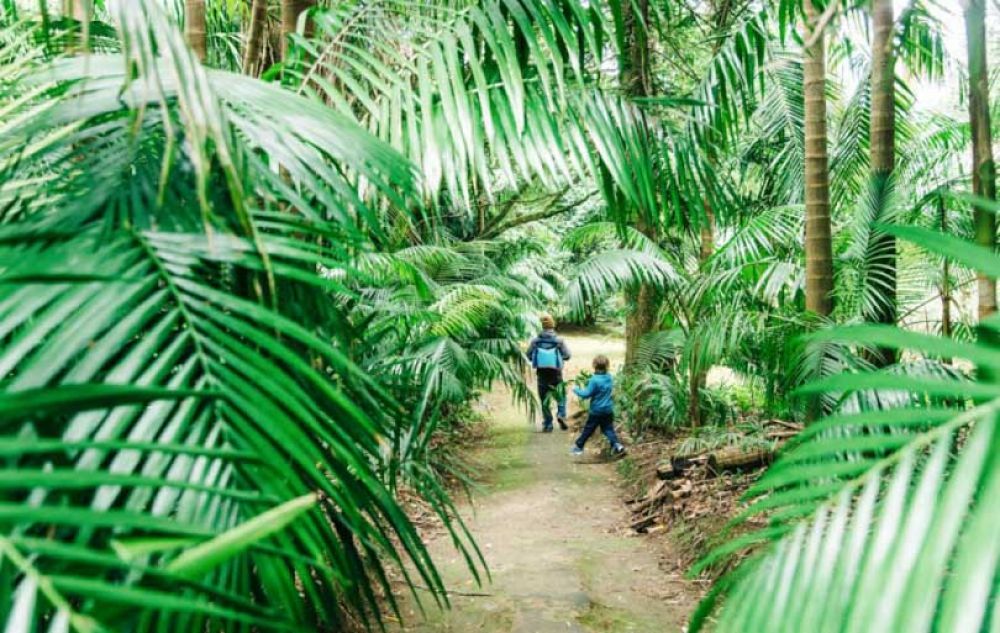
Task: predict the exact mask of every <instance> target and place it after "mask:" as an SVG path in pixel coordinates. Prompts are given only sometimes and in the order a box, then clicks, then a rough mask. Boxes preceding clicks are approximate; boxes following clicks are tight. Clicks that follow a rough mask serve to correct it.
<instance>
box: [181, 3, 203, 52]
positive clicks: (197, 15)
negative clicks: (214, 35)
mask: <svg viewBox="0 0 1000 633" xmlns="http://www.w3.org/2000/svg"><path fill="white" fill-rule="evenodd" d="M184 37H185V38H186V39H187V43H188V46H190V47H191V50H193V51H194V54H195V55H197V56H198V59H199V60H201V61H205V58H206V57H208V35H207V26H206V23H205V0H184Z"/></svg>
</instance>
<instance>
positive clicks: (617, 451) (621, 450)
mask: <svg viewBox="0 0 1000 633" xmlns="http://www.w3.org/2000/svg"><path fill="white" fill-rule="evenodd" d="M611 453H612V454H613V455H614V456H615V457H621V456H622V455H624V454H625V447H624V446H622V445H621V444H615V447H614V448H612V449H611Z"/></svg>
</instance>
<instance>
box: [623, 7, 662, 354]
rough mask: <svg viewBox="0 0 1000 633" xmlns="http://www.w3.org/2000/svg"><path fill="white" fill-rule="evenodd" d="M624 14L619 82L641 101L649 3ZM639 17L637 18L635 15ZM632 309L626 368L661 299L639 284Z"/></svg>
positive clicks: (649, 233) (651, 232)
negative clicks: (624, 40)
mask: <svg viewBox="0 0 1000 633" xmlns="http://www.w3.org/2000/svg"><path fill="white" fill-rule="evenodd" d="M622 11H623V13H624V21H625V24H624V28H625V34H626V37H627V41H628V57H627V59H623V60H622V68H621V73H620V80H621V84H622V87H623V88H624V89H625V91H626V93H628V94H629V95H631V96H633V97H643V96H646V95H648V94H649V92H650V85H649V82H650V75H649V37H648V34H647V32H646V25H647V24H649V0H637V1H636V2H634V3H633V2H626V3H622ZM637 12H638V13H639V14H640V15H636V13H637ZM636 229H637V230H639V231H640V232H641V233H642V234H643V235H645V236H646V237H648V238H650V239H651V240H653V241H656V240H658V239H659V231H658V230H657V227H656V225H655V224H654V223H652V222H647V221H646V220H644V219H642V218H640V219H639V220H638V221H637V222H636ZM629 298H630V303H631V304H632V309H631V311H630V312H629V314H628V316H627V317H626V318H625V367H626V368H632V367H634V365H635V359H636V353H637V352H638V350H639V341H640V340H641V339H642V337H643V336H645V335H646V334H649V333H650V332H652V331H653V330H654V329H656V326H657V323H656V318H657V314H658V313H659V310H660V296H659V293H658V292H657V291H656V289H655V288H653V287H652V286H649V285H647V284H642V285H640V286H639V288H638V289H637V290H635V291H634V292H633V293H631V296H630V297H629Z"/></svg>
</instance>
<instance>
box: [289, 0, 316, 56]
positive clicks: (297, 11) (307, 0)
mask: <svg viewBox="0 0 1000 633" xmlns="http://www.w3.org/2000/svg"><path fill="white" fill-rule="evenodd" d="M315 4H316V2H315V0H282V2H281V58H282V59H285V58H286V57H287V56H288V43H289V37H290V36H291V35H292V34H293V33H295V29H296V28H297V27H298V24H299V16H301V15H302V13H303V12H304V11H307V10H308V9H309V8H310V7H312V6H313V5H315Z"/></svg>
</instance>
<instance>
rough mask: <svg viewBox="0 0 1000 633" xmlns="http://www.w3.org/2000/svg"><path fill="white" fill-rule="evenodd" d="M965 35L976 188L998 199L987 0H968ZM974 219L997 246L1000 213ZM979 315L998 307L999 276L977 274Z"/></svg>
mask: <svg viewBox="0 0 1000 633" xmlns="http://www.w3.org/2000/svg"><path fill="white" fill-rule="evenodd" d="M963 10H964V13H965V37H966V42H967V46H968V53H969V123H970V124H971V126H972V192H973V193H974V194H976V195H977V196H980V197H983V198H987V199H989V200H996V197H997V192H996V164H995V163H994V162H993V138H992V134H991V130H990V101H989V96H990V93H989V76H988V72H987V67H986V0H964V1H963ZM974 214H975V215H974V219H973V222H974V224H975V230H976V243H977V244H979V245H980V246H983V247H985V248H988V249H990V250H994V249H995V248H996V232H997V226H996V217H995V216H994V215H993V214H992V213H990V212H989V211H988V210H986V209H981V208H976V209H975V211H974ZM977 279H978V286H979V318H980V320H982V319H983V318H985V317H987V316H989V315H991V314H993V313H994V312H996V311H997V284H996V279H991V278H990V277H987V276H986V275H983V274H979V275H978V276H977Z"/></svg>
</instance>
